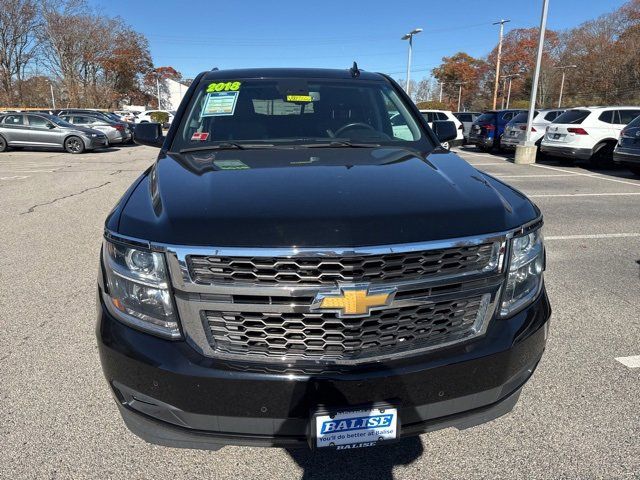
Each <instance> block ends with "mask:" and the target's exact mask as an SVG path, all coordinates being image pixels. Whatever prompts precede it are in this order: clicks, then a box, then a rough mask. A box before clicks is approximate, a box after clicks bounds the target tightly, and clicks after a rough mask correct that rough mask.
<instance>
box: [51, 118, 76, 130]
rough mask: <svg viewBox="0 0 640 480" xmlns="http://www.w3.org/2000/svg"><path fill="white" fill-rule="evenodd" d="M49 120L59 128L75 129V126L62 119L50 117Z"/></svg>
mask: <svg viewBox="0 0 640 480" xmlns="http://www.w3.org/2000/svg"><path fill="white" fill-rule="evenodd" d="M49 119H50V120H51V121H52V122H53V123H55V124H56V125H58V126H59V127H65V128H75V125H73V124H71V123H69V122H65V121H64V120H62V119H61V118H60V117H49Z"/></svg>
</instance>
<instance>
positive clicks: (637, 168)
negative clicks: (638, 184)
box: [627, 165, 640, 177]
mask: <svg viewBox="0 0 640 480" xmlns="http://www.w3.org/2000/svg"><path fill="white" fill-rule="evenodd" d="M627 168H628V169H629V170H631V173H634V174H636V175H638V176H639V177H640V165H627Z"/></svg>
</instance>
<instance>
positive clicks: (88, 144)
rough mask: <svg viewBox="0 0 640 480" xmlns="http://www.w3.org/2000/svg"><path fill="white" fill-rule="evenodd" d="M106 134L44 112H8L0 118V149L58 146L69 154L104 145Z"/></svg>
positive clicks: (0, 150) (105, 143)
mask: <svg viewBox="0 0 640 480" xmlns="http://www.w3.org/2000/svg"><path fill="white" fill-rule="evenodd" d="M106 146H107V137H106V136H105V135H104V134H103V133H102V132H99V131H97V130H92V129H89V128H83V127H78V126H76V125H71V124H70V123H67V122H65V121H63V120H62V119H60V118H58V117H55V116H53V115H47V114H46V113H27V112H25V113H8V114H6V115H2V116H1V117H0V152H4V151H5V150H7V149H8V148H11V147H16V148H21V147H41V148H55V149H58V148H62V149H64V150H66V151H67V152H69V153H82V152H84V151H86V150H94V149H96V148H104V147H106Z"/></svg>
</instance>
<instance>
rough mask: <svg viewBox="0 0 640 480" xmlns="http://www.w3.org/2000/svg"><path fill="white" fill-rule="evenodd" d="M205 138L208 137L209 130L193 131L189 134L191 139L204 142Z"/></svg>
mask: <svg viewBox="0 0 640 480" xmlns="http://www.w3.org/2000/svg"><path fill="white" fill-rule="evenodd" d="M207 138H209V132H195V133H194V134H193V135H192V136H191V140H200V141H201V142H204V141H205V140H206V139H207Z"/></svg>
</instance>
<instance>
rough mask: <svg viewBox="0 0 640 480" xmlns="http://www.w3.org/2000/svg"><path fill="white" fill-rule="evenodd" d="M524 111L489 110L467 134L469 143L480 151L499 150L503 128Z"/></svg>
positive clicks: (474, 123)
mask: <svg viewBox="0 0 640 480" xmlns="http://www.w3.org/2000/svg"><path fill="white" fill-rule="evenodd" d="M524 111H525V110H513V109H512V110H490V111H488V112H485V113H483V114H482V115H480V116H479V117H478V118H477V119H476V121H475V122H473V125H472V126H471V131H470V132H469V143H471V144H472V145H475V146H476V147H478V148H480V149H481V150H491V149H492V148H495V149H497V150H499V149H500V140H501V139H502V134H503V133H504V127H505V126H506V125H507V123H509V121H511V119H512V118H513V117H515V116H516V115H518V114H519V113H521V112H524Z"/></svg>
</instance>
